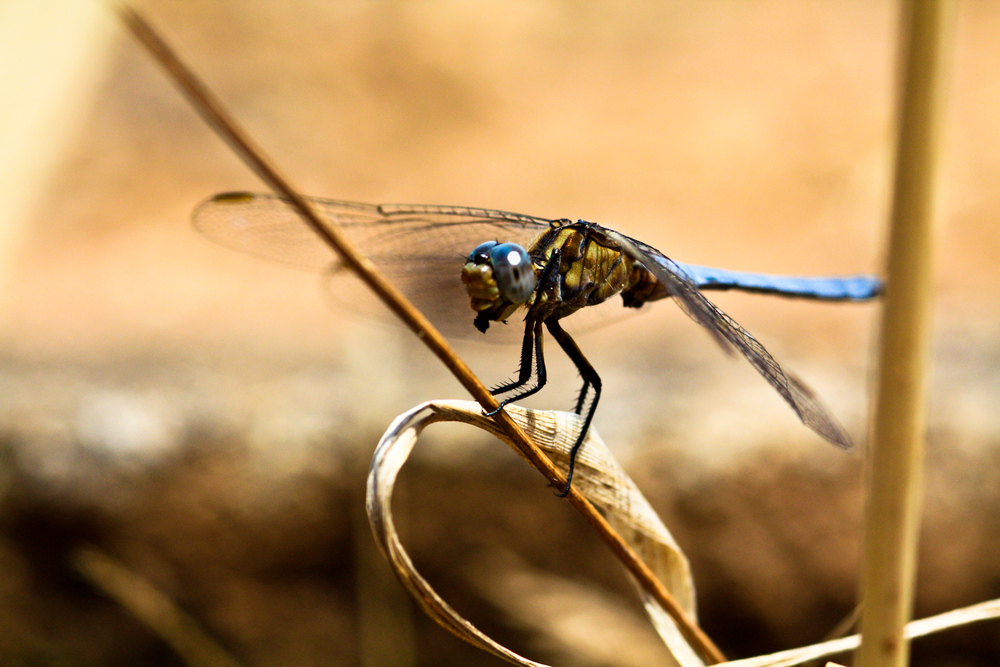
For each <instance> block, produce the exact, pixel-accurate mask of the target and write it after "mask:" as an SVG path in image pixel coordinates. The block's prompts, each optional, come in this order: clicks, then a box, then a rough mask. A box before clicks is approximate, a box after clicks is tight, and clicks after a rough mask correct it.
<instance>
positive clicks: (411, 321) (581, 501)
mask: <svg viewBox="0 0 1000 667" xmlns="http://www.w3.org/2000/svg"><path fill="white" fill-rule="evenodd" d="M119 11H120V15H121V17H122V20H123V21H124V22H125V24H126V25H127V26H128V28H129V29H130V30H131V31H132V33H133V34H134V35H135V36H136V37H137V38H138V39H139V41H140V42H142V43H143V44H144V45H145V46H146V48H147V49H149V51H150V52H151V53H152V54H153V55H154V57H156V59H157V60H158V61H159V62H160V64H161V65H162V66H163V67H164V69H165V70H167V72H168V73H169V74H170V76H171V78H172V79H173V80H174V81H175V83H176V84H177V85H178V86H179V87H180V88H181V91H182V92H183V93H184V95H185V96H186V97H187V98H188V99H189V101H191V103H192V104H193V105H194V107H195V108H196V110H197V111H198V113H199V114H200V115H201V116H202V118H203V119H204V120H205V121H206V122H207V123H208V124H209V126H211V127H212V128H213V129H214V130H215V131H216V132H218V133H219V134H220V135H221V136H222V137H223V139H224V140H225V141H226V142H227V143H228V144H229V145H230V146H231V147H232V148H233V149H234V150H235V151H236V152H237V153H238V154H239V155H240V157H241V158H242V159H243V161H244V162H245V163H246V164H247V165H248V166H250V168H251V169H253V171H254V172H255V173H256V174H257V175H258V176H259V177H260V178H261V179H262V180H263V181H264V182H265V183H267V185H268V186H269V187H271V188H272V189H273V190H274V191H275V192H277V193H278V194H280V195H281V196H283V197H285V198H287V199H288V200H289V202H291V204H292V205H293V206H294V207H295V209H296V210H297V211H298V213H299V214H300V215H301V216H302V219H303V221H304V222H305V223H306V224H308V225H309V227H310V228H311V229H312V230H313V231H314V232H315V233H316V234H317V235H319V237H320V238H321V239H323V241H324V242H326V243H327V244H328V245H329V246H330V247H331V248H333V249H334V250H336V252H337V253H338V254H339V255H340V257H341V260H342V261H343V263H344V264H345V265H347V266H348V267H349V268H350V269H351V270H353V271H354V272H355V273H356V274H357V275H358V277H359V278H360V279H361V280H362V281H363V282H364V283H365V284H366V285H367V286H368V287H369V288H370V289H371V290H372V291H374V292H375V294H376V295H377V296H378V297H379V298H380V299H381V300H382V302H383V303H385V304H386V306H387V307H388V308H389V309H390V310H391V311H392V312H393V313H394V314H395V315H396V316H397V317H399V318H400V319H401V320H403V322H404V323H406V325H407V326H408V327H409V328H410V329H411V330H413V332H414V333H415V334H416V335H417V337H418V338H420V339H421V340H422V341H423V342H424V344H425V345H427V347H429V348H430V350H431V352H433V353H434V355H435V356H437V357H438V359H440V360H441V361H442V363H444V365H445V366H446V367H447V368H448V370H450V371H451V372H452V374H453V375H455V377H456V378H458V381H459V382H461V384H462V386H463V387H465V388H466V389H467V390H468V391H469V393H470V394H471V395H472V397H473V398H474V399H475V400H476V401H478V402H479V404H480V405H482V406H483V408H484V409H485V410H487V411H489V410H494V409H496V408H497V407H498V404H497V402H496V400H495V399H494V398H493V396H492V395H491V394H490V393H489V390H488V389H487V388H486V387H485V386H484V385H483V383H482V382H480V381H479V379H478V378H477V377H476V376H475V375H474V374H473V373H472V371H471V370H470V369H469V367H468V366H467V365H466V364H465V362H464V361H462V360H461V359H460V358H459V357H458V355H457V354H455V352H454V351H453V350H452V348H451V346H450V345H448V343H447V341H446V340H445V339H444V337H442V336H441V334H440V333H439V332H438V331H437V330H436V329H435V328H434V327H433V326H432V325H431V323H430V322H429V321H428V320H427V319H426V318H425V317H424V316H423V314H422V313H421V312H420V311H419V310H417V309H416V308H414V307H413V305H412V304H410V302H409V301H408V300H407V299H406V298H405V297H404V296H403V295H402V294H401V293H400V292H399V291H398V290H397V289H396V288H395V287H394V286H393V285H392V284H391V283H389V282H388V281H386V280H385V279H384V278H383V277H382V276H381V275H380V274H379V273H378V272H377V271H376V270H375V268H374V266H373V265H372V264H371V262H369V261H368V260H367V259H366V258H365V257H364V256H362V255H361V254H359V253H358V252H357V251H356V250H355V249H354V248H353V247H352V246H351V245H350V244H349V243H348V242H347V241H346V240H345V239H344V238H342V237H341V235H340V234H339V233H338V232H337V230H336V229H335V228H333V227H330V226H328V225H325V224H324V223H323V221H322V219H321V218H320V217H319V215H318V214H317V213H316V212H315V211H314V210H313V209H312V207H311V206H310V205H309V203H308V202H307V201H306V200H305V199H304V198H303V197H302V195H301V194H299V193H298V192H297V191H296V190H295V189H294V188H293V187H292V186H291V185H290V184H289V182H288V181H287V180H286V179H285V178H284V177H283V176H281V175H280V174H279V173H278V171H277V170H276V169H275V168H274V167H273V166H272V165H271V163H270V162H269V161H268V160H266V159H265V158H264V156H263V152H262V151H261V150H260V149H259V148H257V147H256V146H254V145H253V143H252V142H251V141H250V139H249V138H248V137H247V136H246V134H245V133H244V132H243V131H242V130H241V129H239V127H238V126H237V125H236V123H235V121H234V120H233V119H232V118H231V117H230V116H229V115H228V114H227V113H226V112H225V111H224V110H223V108H222V106H221V104H220V103H219V102H218V101H217V100H215V98H214V96H213V95H212V94H211V93H210V92H209V90H208V89H207V87H206V86H205V85H204V84H202V83H201V81H200V80H198V78H197V77H195V76H194V74H193V73H192V72H191V71H190V70H189V69H188V68H187V67H186V66H185V65H184V64H183V63H182V62H181V61H180V60H179V59H178V58H177V56H176V55H175V54H174V52H173V51H172V50H171V49H170V47H169V46H167V44H166V43H165V42H164V41H163V40H162V39H161V38H160V37H159V35H157V33H156V32H155V31H154V30H153V29H152V27H151V26H150V25H149V24H148V23H147V22H146V21H145V20H144V19H143V18H142V17H141V16H140V15H139V14H138V13H137V12H135V11H134V10H132V9H131V8H129V7H121V8H120V10H119ZM495 418H496V420H497V423H498V424H499V425H500V426H501V428H503V429H504V431H506V432H507V433H508V434H509V435H510V437H511V439H512V440H513V441H514V443H515V444H516V445H517V446H518V449H519V450H520V452H521V454H522V455H523V456H524V457H525V458H526V459H527V460H528V461H529V462H530V463H531V464H532V465H534V466H535V467H536V468H538V470H539V471H541V472H542V474H543V475H545V477H546V478H548V480H549V481H550V482H552V484H553V485H554V486H556V487H557V488H562V487H564V486H565V480H564V479H563V477H562V475H561V474H560V473H559V472H558V470H557V469H556V468H555V467H554V466H553V465H552V462H551V461H549V459H548V457H546V456H545V454H544V453H543V452H542V451H541V450H540V449H538V447H537V446H536V445H535V444H534V443H532V442H531V441H530V440H529V439H528V437H527V436H526V435H525V434H524V432H523V431H521V430H520V429H519V428H518V427H517V426H516V425H515V424H514V422H513V421H512V420H511V419H510V417H509V416H508V415H507V414H506V413H505V412H504V411H500V412H499V413H498V414H497V415H496V417H495ZM567 497H568V499H569V502H570V504H572V505H573V506H574V507H575V508H576V509H577V510H578V511H579V512H580V513H581V514H582V515H583V516H584V518H585V519H586V520H587V522H588V523H590V524H591V526H593V527H594V529H595V530H596V531H597V533H598V534H599V535H600V536H601V538H602V539H603V540H604V541H605V543H607V544H608V546H609V547H610V548H611V550H612V552H613V553H614V554H615V555H616V556H617V557H618V558H619V560H621V561H622V563H623V564H624V565H625V567H626V568H627V569H628V570H629V571H630V572H631V573H632V575H633V576H635V577H636V579H637V580H638V581H639V582H640V584H641V585H642V587H643V588H644V589H645V590H647V591H648V592H649V593H650V594H651V595H653V596H654V597H655V598H656V599H657V600H658V601H659V602H660V603H661V604H662V606H663V607H664V608H665V609H666V610H667V611H668V612H669V613H670V614H671V616H672V617H673V618H674V619H675V620H676V621H677V624H678V627H679V628H680V629H681V632H683V633H684V636H685V638H687V640H688V641H689V642H690V643H691V645H692V646H693V647H695V649H696V650H697V651H698V652H699V653H700V654H701V655H702V656H703V657H704V659H705V660H706V662H708V663H710V664H713V663H719V662H723V661H724V660H725V657H724V656H723V655H722V653H721V652H720V651H719V649H718V648H717V647H716V646H715V645H714V644H713V643H712V641H711V640H710V639H709V638H708V636H707V635H705V634H704V632H702V631H701V629H700V628H699V627H698V626H697V624H696V623H695V622H694V620H693V619H692V618H690V617H689V616H688V615H687V614H686V613H685V612H684V611H683V609H682V608H681V607H680V605H679V604H677V602H676V600H674V599H673V597H672V596H671V595H670V593H669V592H668V591H667V589H666V588H665V587H664V586H663V584H662V583H661V582H660V581H658V580H657V579H656V577H655V576H653V574H652V572H651V571H650V570H649V568H647V567H646V565H645V564H644V563H643V562H642V561H641V560H640V559H639V557H638V556H637V555H636V554H635V553H634V552H633V551H632V550H631V549H630V548H629V547H628V546H627V545H626V544H625V543H624V542H623V541H622V539H621V538H620V537H619V536H618V535H617V534H616V533H615V532H614V531H613V530H612V528H611V526H610V525H609V524H608V523H607V521H605V520H604V518H603V517H602V516H601V515H600V514H599V513H598V512H597V511H596V510H595V509H594V507H593V506H592V505H591V504H590V503H589V502H587V500H586V498H584V497H583V496H582V495H580V494H579V493H578V492H577V491H576V490H575V489H571V490H570V494H569V496H567Z"/></svg>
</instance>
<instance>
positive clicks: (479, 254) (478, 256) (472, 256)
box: [466, 241, 497, 264]
mask: <svg viewBox="0 0 1000 667" xmlns="http://www.w3.org/2000/svg"><path fill="white" fill-rule="evenodd" d="M496 245H497V242H496V241H487V242H486V243H480V244H479V245H477V246H476V249H475V250H473V251H472V252H470V253H469V257H468V259H466V261H467V262H472V263H473V264H486V262H487V261H488V260H489V258H490V249H491V248H493V247H494V246H496Z"/></svg>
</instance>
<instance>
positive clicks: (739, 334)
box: [602, 228, 852, 449]
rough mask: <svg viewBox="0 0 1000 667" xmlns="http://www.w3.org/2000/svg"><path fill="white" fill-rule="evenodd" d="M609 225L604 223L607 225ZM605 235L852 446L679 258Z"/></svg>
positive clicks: (814, 422)
mask: <svg viewBox="0 0 1000 667" xmlns="http://www.w3.org/2000/svg"><path fill="white" fill-rule="evenodd" d="M602 229H603V228H602ZM603 232H604V233H605V235H606V236H607V237H608V238H609V239H610V240H612V241H614V242H616V243H617V244H618V245H620V246H621V247H622V250H623V251H624V252H625V253H626V254H628V255H629V256H630V257H632V258H633V259H635V260H636V261H638V262H640V263H641V264H642V265H643V266H645V267H646V268H647V269H648V270H649V271H650V272H651V273H652V274H653V275H654V276H655V277H656V279H657V280H658V281H659V282H660V284H661V285H662V286H663V287H664V289H666V291H667V293H668V294H670V295H671V296H673V297H674V299H675V300H676V301H677V303H678V304H679V305H680V306H681V308H682V309H683V310H684V311H685V312H686V313H687V314H688V315H689V316H690V317H691V318H692V319H694V321H696V322H697V323H698V324H700V325H702V326H703V327H705V328H706V329H708V330H709V331H710V332H711V333H712V335H713V336H714V337H715V338H716V340H717V341H719V343H720V344H721V345H722V347H723V348H724V349H727V350H730V349H736V350H737V351H739V352H740V353H741V354H742V355H743V356H744V357H746V359H747V361H749V362H750V364H751V365H752V366H753V367H754V368H756V369H757V371H758V372H759V373H760V374H761V375H763V376H764V379H766V380H767V381H768V382H769V383H770V384H771V386H772V387H774V388H775V389H776V390H777V391H778V393H779V394H781V396H782V398H784V399H785V400H786V401H787V402H788V404H789V405H791V406H792V409H793V410H795V413H796V414H797V415H798V416H799V419H801V420H802V423H804V424H805V425H806V426H808V427H809V428H811V429H812V430H814V431H816V433H818V434H819V435H821V436H822V437H823V438H825V439H826V440H828V441H830V442H831V443H833V444H835V445H837V446H838V447H842V448H844V449H850V448H851V446H852V444H851V439H850V436H848V434H847V431H846V430H845V429H844V427H843V426H841V425H840V423H839V422H838V421H837V420H836V419H835V418H834V417H833V415H831V414H830V412H829V410H827V409H826V408H825V407H824V406H823V405H822V404H821V403H820V402H819V400H818V399H817V397H816V395H815V394H814V393H813V391H812V390H811V389H810V388H809V387H807V386H806V385H805V384H804V383H803V382H801V381H800V380H799V379H798V378H796V377H795V376H794V375H792V374H790V373H786V372H785V371H783V370H782V368H781V366H780V365H778V362H777V361H775V360H774V358H773V357H772V356H771V355H770V353H768V351H767V350H766V349H764V346H763V345H761V344H760V343H759V342H757V339H756V338H754V337H753V336H751V335H750V334H749V333H748V332H747V331H746V330H745V329H744V328H743V327H741V326H740V325H739V324H737V323H736V321H735V320H733V318H731V317H729V315H726V314H725V313H724V312H722V310H721V309H719V307H718V306H716V305H715V304H714V303H712V302H711V301H709V300H708V299H706V298H705V296H704V295H703V294H702V293H701V291H700V290H699V289H698V285H697V284H696V283H695V282H694V280H693V279H692V278H691V277H690V276H689V275H688V274H687V273H686V272H685V270H684V268H682V266H681V265H680V264H678V263H677V262H674V261H673V260H672V259H670V258H669V257H667V256H665V255H664V254H663V253H661V252H660V251H659V250H657V249H656V248H653V247H652V246H650V245H647V244H645V243H643V242H642V241H637V240H636V239H633V238H631V237H628V236H625V235H624V234H620V233H618V232H615V231H613V230H610V229H603Z"/></svg>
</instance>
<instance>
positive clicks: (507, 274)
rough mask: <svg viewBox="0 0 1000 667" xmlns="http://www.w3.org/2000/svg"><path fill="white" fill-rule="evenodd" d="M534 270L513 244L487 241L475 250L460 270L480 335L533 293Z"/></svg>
mask: <svg viewBox="0 0 1000 667" xmlns="http://www.w3.org/2000/svg"><path fill="white" fill-rule="evenodd" d="M536 281H537V279H536V277H535V267H534V266H533V265H532V263H531V258H530V257H528V253H527V252H526V251H525V249H524V248H522V247H521V246H519V245H517V244H516V243H497V242H496V241H487V242H486V243H482V244H480V245H478V246H476V249H475V250H473V251H472V252H471V253H470V254H469V256H468V258H467V259H466V260H465V266H463V267H462V283H463V284H465V291H466V292H468V294H469V303H470V305H471V306H472V309H473V310H474V311H476V313H478V314H477V315H476V320H475V324H476V328H477V329H479V330H480V331H482V332H484V333H485V332H486V329H487V328H488V327H489V326H490V322H496V321H503V320H506V319H507V318H508V317H510V316H511V314H513V312H514V311H515V310H517V308H518V307H519V306H521V305H523V304H524V303H526V302H527V301H528V299H529V298H530V297H531V294H532V293H533V292H534V291H535V283H536Z"/></svg>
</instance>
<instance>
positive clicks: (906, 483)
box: [858, 0, 955, 667]
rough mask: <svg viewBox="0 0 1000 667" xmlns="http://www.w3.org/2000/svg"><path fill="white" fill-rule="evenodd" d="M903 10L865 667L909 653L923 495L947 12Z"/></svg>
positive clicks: (869, 525) (870, 503)
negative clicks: (906, 634) (908, 629)
mask: <svg viewBox="0 0 1000 667" xmlns="http://www.w3.org/2000/svg"><path fill="white" fill-rule="evenodd" d="M902 9H903V20H902V30H901V32H900V37H901V40H900V46H901V49H900V53H901V59H900V62H901V67H900V71H901V74H902V81H901V85H902V87H901V94H900V98H899V100H900V101H899V111H898V114H899V120H898V123H899V126H898V132H899V135H898V143H897V147H896V171H895V182H894V184H893V186H894V192H893V205H892V219H891V221H890V236H889V258H888V267H887V271H886V289H885V308H884V310H883V317H882V330H881V331H882V333H881V349H880V368H879V386H878V396H877V399H876V408H875V422H874V432H873V445H874V446H873V449H872V451H871V460H870V463H869V471H868V490H867V498H868V500H867V506H866V510H865V548H864V563H863V572H862V599H863V601H864V610H863V612H862V615H861V635H862V643H861V649H860V651H859V653H858V664H859V665H862V666H863V667H889V666H890V665H891V666H895V667H902V666H903V665H905V664H907V661H908V657H909V643H908V641H907V640H906V639H905V637H904V634H903V631H904V628H905V627H906V623H907V621H908V620H909V618H910V614H911V611H912V606H913V586H914V578H915V577H914V575H915V571H916V560H917V557H916V550H917V536H918V534H919V525H920V514H921V505H922V495H923V456H924V430H925V417H924V403H925V397H926V392H927V389H926V387H927V366H928V364H927V357H928V348H929V345H928V343H929V340H930V295H931V276H932V266H931V259H932V258H931V255H932V235H931V225H932V222H933V217H934V189H935V182H934V181H935V178H934V177H935V171H936V166H937V165H936V157H937V152H938V151H937V149H938V144H939V141H940V133H941V130H940V128H941V123H940V117H941V115H942V107H943V98H944V83H945V81H946V76H945V70H946V61H947V59H948V58H947V56H948V53H949V50H950V47H951V43H952V39H951V35H952V27H953V22H954V15H955V6H954V4H953V3H952V2H951V1H950V0H909V1H908V2H906V3H904V6H903V8H902Z"/></svg>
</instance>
